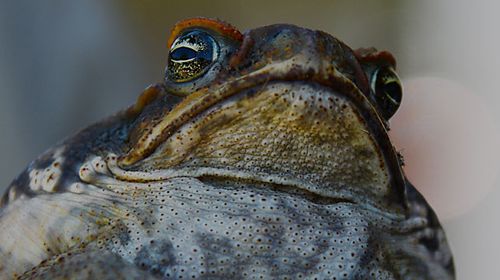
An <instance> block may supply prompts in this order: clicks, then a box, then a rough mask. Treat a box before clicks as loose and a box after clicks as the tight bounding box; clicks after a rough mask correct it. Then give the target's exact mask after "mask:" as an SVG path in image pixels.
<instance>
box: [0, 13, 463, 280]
mask: <svg viewBox="0 0 500 280" xmlns="http://www.w3.org/2000/svg"><path fill="white" fill-rule="evenodd" d="M195 22H196V21H195ZM214 24H216V23H214ZM219 24H220V23H219ZM187 26H188V27H186V28H187V32H188V31H192V30H201V31H203V32H206V34H208V35H209V36H212V37H211V38H214V40H215V41H216V42H217V46H218V48H219V49H217V50H214V51H219V53H218V55H217V56H214V57H216V58H217V61H216V62H213V63H212V64H211V66H207V67H208V68H207V69H204V70H203V71H204V72H203V74H199V73H194V76H196V77H195V78H193V79H192V80H189V77H188V78H187V79H186V76H183V82H182V83H175V82H173V81H171V80H169V76H168V75H167V78H166V81H165V82H164V83H162V84H158V85H156V86H153V87H150V88H148V89H147V90H146V91H145V93H144V94H143V95H142V96H141V97H140V98H139V101H138V103H137V104H136V105H135V106H133V107H131V108H130V109H128V110H125V111H123V112H119V113H118V114H116V115H114V116H112V117H110V118H108V119H106V120H104V121H102V122H100V123H97V124H95V125H93V126H90V127H89V128H86V129H84V130H82V131H81V132H79V133H78V134H76V135H75V136H73V137H71V138H69V139H67V140H66V141H64V142H62V143H61V144H59V145H57V146H56V147H54V148H52V149H50V150H49V151H47V152H46V153H44V154H43V155H41V156H40V157H39V158H38V159H36V160H34V161H33V162H32V163H31V164H30V165H29V167H28V168H27V169H26V170H25V171H24V172H23V173H21V174H20V175H19V176H18V177H17V178H16V179H15V180H14V181H13V182H12V184H11V186H10V187H9V189H8V190H7V192H6V194H5V195H4V197H3V199H2V208H1V210H0V240H1V242H0V259H1V260H0V264H1V266H0V275H1V276H2V277H1V278H14V277H19V278H23V279H28V278H39V279H64V278H76V277H79V278H83V279H96V278H98V279H116V278H125V279H162V278H164V279H179V278H183V279H186V278H189V279H193V278H194V279H254V278H262V279H296V278H306V279H454V268H453V260H452V256H451V253H450V250H449V247H448V245H447V242H446V237H445V234H444V232H443V230H442V228H441V226H440V224H439V222H438V220H437V217H436V215H435V214H434V212H433V211H432V209H431V208H430V206H429V205H428V204H427V203H426V202H425V200H424V198H423V197H422V196H421V195H420V194H419V193H418V192H417V191H416V190H415V188H414V187H413V186H412V185H411V184H410V183H409V182H408V181H407V180H406V178H405V177H404V175H403V173H402V171H401V167H400V161H399V158H398V155H397V153H396V152H395V151H394V148H393V146H392V144H391V143H390V141H389V139H388V136H387V133H386V129H387V127H388V123H387V121H388V120H387V119H386V118H387V116H389V115H390V114H388V113H387V112H384V113H383V114H382V113H381V110H383V109H384V108H386V107H387V106H386V105H384V104H382V105H381V104H377V98H376V97H377V96H376V94H377V93H376V92H374V91H373V90H372V89H370V81H369V80H370V78H371V77H370V73H372V72H374V69H375V68H377V67H394V61H393V59H392V57H391V56H390V55H389V54H387V53H384V52H376V51H375V50H373V49H364V50H359V51H356V52H354V51H352V50H351V49H350V48H349V47H347V46H346V45H345V44H343V43H342V42H340V41H339V40H337V39H335V38H334V37H332V36H330V35H328V34H326V33H323V32H320V31H312V30H308V29H303V28H300V27H296V26H292V25H272V26H267V27H262V28H258V29H254V30H251V31H248V32H246V33H245V34H244V35H243V36H242V38H241V40H239V39H238V38H239V37H238V36H236V35H234V32H235V31H234V30H233V31H232V32H233V35H232V36H226V35H224V34H225V33H224V32H227V30H226V29H227V28H226V29H224V30H226V31H224V32H221V31H220V29H221V28H219V29H217V30H212V29H210V27H207V25H206V24H205V25H200V26H196V25H187ZM226 27H227V26H226ZM222 29H223V28H222ZM179 34H180V35H179V36H182V34H183V33H182V31H181V32H179ZM188 46H189V45H188ZM186 53H187V54H190V52H188V51H186ZM167 67H168V66H167ZM391 69H392V68H391ZM168 72H169V70H167V73H168ZM183 75H185V73H184V74H183ZM391 81H393V80H391ZM374 96H375V97H374ZM384 100H385V99H384ZM384 106H385V107H384ZM390 109H391V112H392V111H394V105H391V107H390ZM392 113H393V112H392ZM392 113H391V114H392ZM381 116H384V117H381ZM54 163H56V164H54ZM40 174H41V175H40ZM52 174H54V175H53V176H52ZM40 178H41V179H43V180H46V181H47V182H45V183H44V182H39V181H38V180H41V179H40ZM35 179H36V180H37V181H36V183H35V182H34V180H35Z"/></svg>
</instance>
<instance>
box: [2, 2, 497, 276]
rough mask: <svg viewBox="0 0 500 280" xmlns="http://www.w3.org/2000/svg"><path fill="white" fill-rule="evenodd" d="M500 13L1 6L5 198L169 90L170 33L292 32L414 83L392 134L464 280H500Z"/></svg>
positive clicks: (465, 5)
mask: <svg viewBox="0 0 500 280" xmlns="http://www.w3.org/2000/svg"><path fill="white" fill-rule="evenodd" d="M499 10H500V2H498V1H497V2H495V1H486V0H479V1H474V2H472V1H465V0H441V1H435V0H422V1H410V0H408V1H401V0H392V1H390V0H387V1H359V0H356V1H353V0H345V1H333V0H325V1H291V0H288V1H261V0H254V1H243V0H230V1H201V0H200V1H188V0H183V1H146V0H144V1H132V0H120V1H118V0H116V1H98V0H89V1H63V0H49V1H25V0H21V1H7V0H5V1H1V2H0V135H1V137H0V155H1V156H0V187H1V188H0V189H3V188H5V187H6V186H7V185H8V184H9V182H10V181H11V180H12V179H13V178H14V177H15V176H16V175H17V174H18V173H19V172H20V171H21V170H22V169H23V168H24V167H25V166H26V165H27V164H28V163H29V161H31V160H32V159H34V158H35V157H36V156H37V155H38V154H39V153H41V152H43V151H44V150H45V149H47V148H48V147H50V146H52V145H53V144H54V143H56V142H57V141H59V140H61V139H62V138H64V137H65V136H68V135H69V134H72V133H74V132H75V131H77V130H78V129H80V128H82V127H84V126H87V125H88V124H90V123H92V122H95V121H97V120H99V119H101V118H103V117H105V116H107V115H110V114H112V113H113V112H115V111H117V110H119V109H121V108H124V107H125V106H128V105H129V104H132V103H133V102H134V101H135V98H136V97H137V95H138V94H139V93H140V92H141V91H142V89H144V88H145V87H146V86H147V85H148V84H151V83H155V82H158V81H161V80H162V77H163V70H164V67H165V65H166V58H167V49H166V40H167V38H168V35H169V32H170V28H171V27H172V26H173V24H174V23H175V22H176V21H178V20H181V19H184V18H187V17H193V16H205V17H215V18H220V19H223V20H226V21H228V22H230V23H232V24H233V25H235V26H236V27H238V28H239V29H240V30H247V29H251V28H255V27H258V26H262V25H267V24H272V23H292V24H296V25H300V26H304V27H308V28H312V29H319V30H323V31H326V32H328V33H330V34H333V35H334V36H336V37H338V38H340V39H341V40H343V41H345V42H346V43H347V44H348V45H350V46H351V47H353V48H357V47H370V46H375V47H377V48H378V49H385V50H389V51H390V52H392V53H393V54H394V55H395V57H396V59H397V61H398V71H399V73H400V76H401V78H402V79H403V82H404V87H405V95H404V98H403V105H402V107H401V109H400V111H399V112H398V113H397V114H396V116H395V117H394V118H393V119H392V121H391V128H392V129H391V132H390V133H391V137H392V138H393V140H394V143H395V146H396V147H397V149H398V150H399V151H401V153H402V154H403V156H404V157H405V162H406V166H405V171H406V173H407V175H408V177H409V178H410V179H411V181H412V182H413V183H414V184H415V185H416V187H417V188H418V189H419V190H420V191H421V192H422V193H423V194H424V196H425V197H426V198H427V199H428V201H429V202H430V203H431V205H432V206H433V207H434V208H435V209H436V211H437V213H438V216H440V218H441V221H442V223H443V225H444V227H445V229H446V232H447V234H448V239H449V242H450V245H451V247H452V250H453V252H454V255H455V262H456V269H457V274H458V278H459V279H493V278H495V277H494V276H497V275H500V266H499V265H498V264H497V263H498V252H500V241H499V239H498V237H499V236H500V219H499V218H498V213H499V212H500V203H499V202H500V188H499V186H500V180H499V179H500V178H499V176H498V175H499V173H500V160H499V159H500V149H499V147H498V144H499V143H500V141H499V139H500V136H499V130H500V125H499V124H500V93H499V90H498V82H499V79H498V76H499V71H500V70H499V69H500V52H499V50H500V33H499V32H498V28H499V27H500V18H499V17H498V16H497V13H498V11H499Z"/></svg>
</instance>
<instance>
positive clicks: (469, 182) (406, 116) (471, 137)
mask: <svg viewBox="0 0 500 280" xmlns="http://www.w3.org/2000/svg"><path fill="white" fill-rule="evenodd" d="M403 85H404V91H405V92H404V97H403V103H402V106H401V108H400V109H399V111H398V112H397V113H396V115H395V116H394V117H393V119H392V120H391V131H390V135H391V138H392V139H393V141H394V144H395V146H396V148H397V149H398V150H399V151H400V152H401V153H402V154H403V156H404V159H405V167H404V170H405V172H406V174H407V176H408V178H409V179H410V181H411V182H412V183H413V184H414V185H415V187H416V188H417V189H418V190H419V191H420V192H421V193H422V194H423V195H424V196H425V198H426V199H427V201H428V202H429V203H430V204H431V205H432V207H433V208H434V209H435V210H436V212H437V214H438V215H439V216H440V218H441V219H444V220H446V219H450V218H454V217H457V216H458V215H461V214H463V213H465V212H467V211H469V210H471V209H472V208H473V207H474V206H477V205H478V203H480V202H481V200H482V199H483V198H484V197H485V196H486V195H487V194H488V192H490V191H491V189H492V188H493V187H494V185H495V184H496V183H497V177H498V175H499V171H500V148H499V147H498V145H499V144H500V141H499V140H500V136H499V135H500V134H499V132H498V124H497V123H495V118H494V117H493V114H492V111H491V107H490V105H489V104H488V103H487V102H486V100H483V99H481V97H480V95H477V94H474V93H473V92H471V91H469V90H467V89H465V88H464V87H462V86H460V85H459V84H458V83H456V82H453V81H450V80H445V79H440V78H432V77H419V78H412V79H409V80H406V81H404V83H403Z"/></svg>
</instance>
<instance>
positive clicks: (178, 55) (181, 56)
mask: <svg viewBox="0 0 500 280" xmlns="http://www.w3.org/2000/svg"><path fill="white" fill-rule="evenodd" d="M170 57H171V58H172V59H173V60H178V61H179V60H188V59H193V58H195V57H196V51H195V50H193V49H190V48H186V47H180V48H177V49H175V50H174V51H173V52H172V53H170Z"/></svg>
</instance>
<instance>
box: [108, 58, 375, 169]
mask: <svg viewBox="0 0 500 280" xmlns="http://www.w3.org/2000/svg"><path fill="white" fill-rule="evenodd" d="M272 70H273V69H260V70H257V71H255V72H253V73H251V74H248V75H245V76H243V77H242V78H239V79H236V80H232V81H229V82H226V83H223V84H222V85H218V86H217V87H215V88H204V89H202V90H199V91H197V92H194V93H192V94H191V95H188V96H187V97H186V98H185V99H184V100H183V101H182V102H181V103H179V104H177V106H176V107H174V109H173V110H172V111H170V112H169V113H168V114H167V115H166V117H165V118H164V119H163V120H162V121H161V122H160V123H158V124H157V125H156V126H155V127H154V128H153V129H152V131H151V133H149V134H147V135H143V137H141V139H139V141H138V142H137V144H136V145H135V146H134V147H133V148H132V149H130V150H129V151H128V152H127V153H126V154H125V155H123V156H121V157H120V158H119V159H118V161H119V164H120V165H121V166H122V167H125V168H126V167H131V166H133V165H134V164H135V163H137V162H139V161H140V160H142V159H144V158H145V157H147V156H149V155H151V154H152V153H153V152H154V150H156V148H157V147H158V146H159V145H160V144H161V143H162V142H164V141H165V140H167V139H168V138H169V137H171V136H172V135H173V134H174V133H175V132H176V131H177V129H178V128H180V127H181V126H182V125H184V124H186V123H188V122H189V121H191V120H193V119H194V118H196V117H197V116H198V115H200V114H202V113H203V112H205V111H207V110H209V109H210V108H211V107H213V106H216V105H217V104H219V103H221V102H222V101H224V100H227V99H229V98H230V97H231V96H234V95H237V94H238V93H240V92H242V91H245V90H250V89H258V88H259V87H263V86H265V85H266V84H268V83H271V82H305V83H313V84H317V85H320V86H323V87H326V88H328V89H329V91H333V92H337V93H339V94H340V95H342V96H344V97H345V98H346V99H347V100H348V101H350V102H352V103H353V104H354V106H356V107H357V108H358V111H359V112H361V113H364V112H368V113H370V118H368V119H369V120H372V122H373V123H371V124H370V123H369V124H368V126H369V127H377V126H380V119H379V117H378V116H377V114H376V113H374V110H375V109H374V108H373V107H372V106H371V104H370V102H369V101H368V99H367V98H366V97H365V96H364V95H363V94H362V93H361V92H360V91H359V89H358V88H357V87H356V85H354V84H353V83H352V82H350V81H349V80H348V79H347V78H345V77H343V76H340V77H336V78H335V81H333V82H332V79H324V78H322V77H320V76H321V75H320V74H318V73H317V71H313V70H312V69H309V70H305V69H302V68H301V67H297V66H293V67H292V69H287V70H286V71H284V70H283V69H282V70H281V71H275V72H277V73H274V72H273V71H272ZM282 72H284V73H282ZM339 75H341V74H339ZM363 119H365V120H366V119H367V118H366V117H365V116H363ZM382 130H383V128H382ZM377 134H379V133H377ZM380 134H383V133H380Z"/></svg>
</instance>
